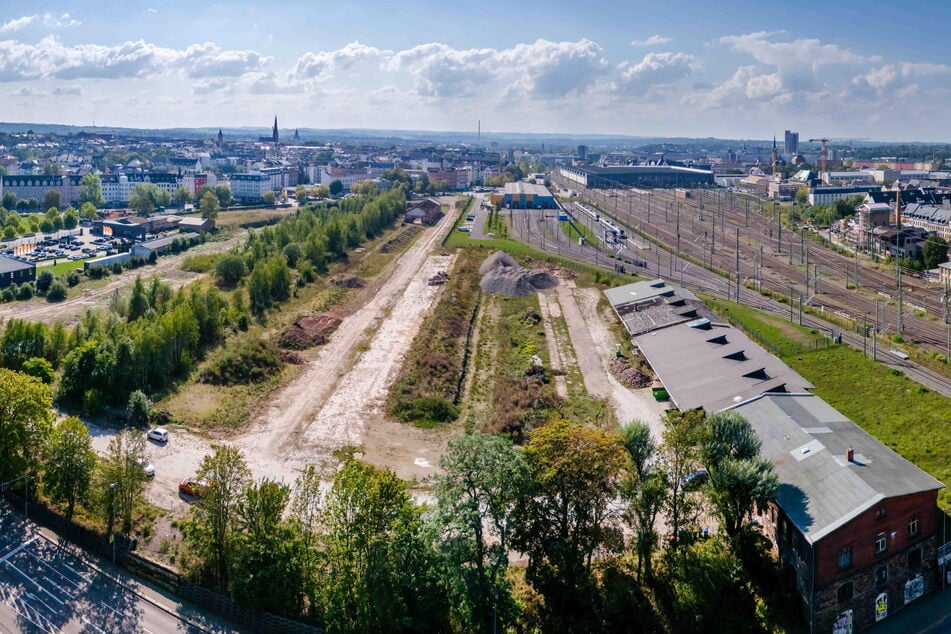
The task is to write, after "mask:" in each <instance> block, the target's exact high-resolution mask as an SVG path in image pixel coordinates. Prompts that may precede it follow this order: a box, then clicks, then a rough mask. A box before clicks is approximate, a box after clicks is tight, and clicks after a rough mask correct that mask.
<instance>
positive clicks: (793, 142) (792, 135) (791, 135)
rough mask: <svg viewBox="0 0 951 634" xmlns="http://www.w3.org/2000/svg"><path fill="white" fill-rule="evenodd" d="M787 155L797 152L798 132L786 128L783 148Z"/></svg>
mask: <svg viewBox="0 0 951 634" xmlns="http://www.w3.org/2000/svg"><path fill="white" fill-rule="evenodd" d="M783 149H784V150H785V152H786V154H788V155H789V156H792V155H793V154H799V133H798V132H793V131H791V130H786V142H785V145H784V148H783Z"/></svg>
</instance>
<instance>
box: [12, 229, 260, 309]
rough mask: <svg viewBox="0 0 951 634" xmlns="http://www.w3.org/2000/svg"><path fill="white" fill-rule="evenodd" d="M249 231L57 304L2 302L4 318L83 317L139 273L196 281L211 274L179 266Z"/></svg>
mask: <svg viewBox="0 0 951 634" xmlns="http://www.w3.org/2000/svg"><path fill="white" fill-rule="evenodd" d="M246 234H247V232H245V231H242V232H241V233H240V234H238V235H236V236H235V237H233V238H229V239H228V240H225V241H224V242H206V243H205V244H203V245H201V246H197V247H195V248H193V249H189V250H188V251H184V252H182V253H179V254H178V255H173V256H169V257H161V258H159V259H158V260H157V262H156V264H155V265H154V266H144V267H141V268H138V269H132V270H129V271H125V272H123V273H121V274H120V275H113V276H110V277H109V278H108V279H109V281H108V283H107V284H106V285H105V286H101V287H99V288H96V289H88V290H87V291H86V292H84V293H82V294H76V291H75V290H74V289H73V290H70V295H71V297H70V298H69V299H67V300H66V301H63V302H59V303H57V304H50V303H47V302H46V300H44V299H42V298H36V299H34V300H32V301H29V302H10V303H9V304H2V305H0V319H12V318H17V319H27V320H29V321H41V322H44V323H47V324H53V323H55V322H57V321H63V322H66V323H70V321H71V320H72V319H75V318H77V317H79V316H80V315H82V314H83V313H85V312H86V311H87V310H89V309H96V308H105V307H106V306H108V304H109V301H110V299H111V297H112V293H113V292H114V291H115V290H117V289H120V288H124V287H125V286H128V285H130V284H132V283H133V282H134V281H135V278H136V277H137V276H139V275H141V276H143V277H151V276H152V275H158V276H159V277H160V278H161V279H162V281H164V282H167V283H169V284H170V285H171V286H172V288H174V289H177V288H179V287H181V286H184V285H185V284H187V283H188V282H191V281H192V280H197V279H199V278H201V277H204V276H205V275H207V273H190V272H188V271H181V270H179V269H178V267H179V266H180V265H181V263H182V261H183V260H184V259H185V258H187V257H189V256H191V255H197V254H200V253H220V252H222V251H227V250H228V249H230V248H232V247H234V246H236V245H237V244H239V243H240V242H242V241H243V240H244V239H245V236H246ZM77 264H79V263H77ZM77 268H78V266H77Z"/></svg>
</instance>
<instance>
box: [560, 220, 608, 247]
mask: <svg viewBox="0 0 951 634" xmlns="http://www.w3.org/2000/svg"><path fill="white" fill-rule="evenodd" d="M558 225H559V226H560V227H561V231H562V233H564V234H565V235H566V236H568V237H569V238H571V240H572V241H574V242H577V241H578V238H581V237H582V236H583V237H584V241H585V244H588V245H591V246H597V245H599V244H601V241H600V240H598V237H597V236H596V235H594V233H592V232H591V230H590V229H588V228H587V227H586V226H584V224H582V223H580V222H575V221H574V220H569V221H567V222H559V223H558Z"/></svg>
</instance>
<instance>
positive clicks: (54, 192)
mask: <svg viewBox="0 0 951 634" xmlns="http://www.w3.org/2000/svg"><path fill="white" fill-rule="evenodd" d="M60 203H61V201H60V195H59V190H58V189H47V190H46V193H44V194H43V209H59V206H60Z"/></svg>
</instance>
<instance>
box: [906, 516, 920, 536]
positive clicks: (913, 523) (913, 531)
mask: <svg viewBox="0 0 951 634" xmlns="http://www.w3.org/2000/svg"><path fill="white" fill-rule="evenodd" d="M919 530H920V529H919V525H918V516H917V515H915V516H914V517H913V518H911V519H910V520H908V536H909V537H914V536H916V535H917V534H918V531H919Z"/></svg>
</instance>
